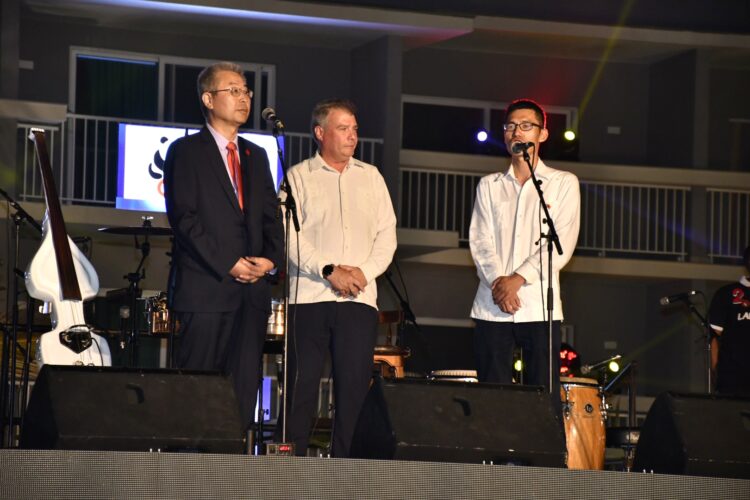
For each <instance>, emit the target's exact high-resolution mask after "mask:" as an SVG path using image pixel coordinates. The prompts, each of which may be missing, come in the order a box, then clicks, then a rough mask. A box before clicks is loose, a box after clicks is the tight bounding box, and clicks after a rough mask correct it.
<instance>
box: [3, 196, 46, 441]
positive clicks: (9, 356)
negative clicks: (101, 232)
mask: <svg viewBox="0 0 750 500" xmlns="http://www.w3.org/2000/svg"><path fill="white" fill-rule="evenodd" d="M0 194H1V195H2V196H3V197H4V198H5V199H6V200H7V201H8V203H9V204H10V206H12V207H13V209H14V210H15V213H13V214H12V215H11V216H10V219H12V220H13V225H14V240H15V241H14V251H13V265H12V266H11V265H10V263H9V264H8V272H9V273H10V272H11V271H12V272H13V280H12V281H11V283H12V285H11V288H12V289H11V290H9V291H8V292H9V293H8V297H9V298H11V300H12V301H13V303H12V305H11V311H10V312H11V318H12V319H11V328H10V331H8V330H7V329H6V328H3V334H4V336H5V342H3V352H2V367H1V368H0V369H1V370H2V375H1V376H0V384H2V389H0V392H2V397H0V410H1V411H2V419H1V420H2V425H0V427H1V428H2V429H1V431H2V432H1V433H2V436H1V437H0V441H1V442H2V444H3V446H7V447H11V446H12V445H13V439H14V434H13V428H14V422H13V420H14V418H15V403H16V396H15V393H16V352H17V350H18V329H19V322H18V314H19V311H18V296H19V288H20V286H19V283H18V279H19V277H23V272H21V271H20V270H19V269H18V258H19V254H20V251H19V250H20V232H21V225H22V224H23V222H24V221H27V222H28V223H29V224H30V225H31V226H32V227H33V228H34V229H36V230H37V231H38V232H39V233H40V234H41V233H42V226H41V225H40V224H39V223H38V222H37V221H36V220H35V219H34V218H33V217H32V216H31V215H29V213H28V212H27V211H26V210H24V209H23V207H21V205H19V204H18V202H16V200H14V199H13V198H12V197H11V196H10V195H9V194H8V193H7V192H5V191H4V190H3V189H0ZM32 304H33V300H32V299H31V297H29V298H28V302H27V310H26V313H27V314H26V318H27V319H26V321H27V324H26V353H25V357H24V359H25V360H26V366H25V367H24V374H23V381H24V383H23V386H22V387H21V390H22V391H23V392H22V394H23V395H24V401H25V395H26V394H27V388H28V370H29V363H30V361H31V360H30V351H31V336H32V321H33V311H31V308H32V307H33V306H32ZM6 312H7V311H6ZM9 370H10V371H9ZM6 423H7V429H6V427H5V425H6ZM6 430H7V433H6V432H5V431H6Z"/></svg>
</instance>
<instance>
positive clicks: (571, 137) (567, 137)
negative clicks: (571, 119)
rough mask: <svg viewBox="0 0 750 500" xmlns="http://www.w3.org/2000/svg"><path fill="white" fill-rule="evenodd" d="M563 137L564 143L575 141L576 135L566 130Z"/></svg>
mask: <svg viewBox="0 0 750 500" xmlns="http://www.w3.org/2000/svg"><path fill="white" fill-rule="evenodd" d="M563 137H564V138H565V140H566V141H575V140H576V133H575V132H573V131H572V130H570V129H568V130H566V131H565V132H563Z"/></svg>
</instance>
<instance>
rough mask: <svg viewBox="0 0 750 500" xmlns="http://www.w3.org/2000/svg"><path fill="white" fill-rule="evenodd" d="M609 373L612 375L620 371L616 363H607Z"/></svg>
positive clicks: (618, 364)
mask: <svg viewBox="0 0 750 500" xmlns="http://www.w3.org/2000/svg"><path fill="white" fill-rule="evenodd" d="M609 371H611V372H613V373H617V372H619V371H620V363H618V362H617V361H610V362H609Z"/></svg>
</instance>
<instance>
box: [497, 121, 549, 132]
mask: <svg viewBox="0 0 750 500" xmlns="http://www.w3.org/2000/svg"><path fill="white" fill-rule="evenodd" d="M516 127H518V128H519V129H521V130H522V131H523V132H528V131H529V130H531V129H532V128H534V127H539V128H540V129H541V128H542V126H541V125H537V124H536V123H531V122H521V123H515V122H508V123H503V130H504V131H506V132H513V131H514V130H516Z"/></svg>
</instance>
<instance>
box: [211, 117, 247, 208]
mask: <svg viewBox="0 0 750 500" xmlns="http://www.w3.org/2000/svg"><path fill="white" fill-rule="evenodd" d="M206 128H207V129H208V131H209V132H211V135H212V136H213V138H214V140H215V141H216V146H217V147H218V148H219V154H220V155H221V159H222V161H223V162H224V169H225V170H226V171H227V175H228V176H229V183H230V184H231V185H232V188H233V189H234V194H237V185H236V184H235V183H234V177H232V170H231V169H230V168H229V160H228V159H227V153H228V152H229V150H228V149H227V144H229V143H230V142H234V145H235V146H236V147H237V152H236V153H235V155H239V154H240V148H239V141H237V136H235V137H234V141H230V140H228V139H227V138H225V137H224V136H223V135H221V134H220V133H219V132H218V131H217V130H216V129H215V128H213V127H212V126H211V125H209V123H208V122H206ZM239 160H240V158H239V156H237V162H238V163H239Z"/></svg>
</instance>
